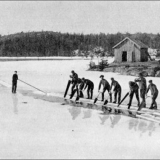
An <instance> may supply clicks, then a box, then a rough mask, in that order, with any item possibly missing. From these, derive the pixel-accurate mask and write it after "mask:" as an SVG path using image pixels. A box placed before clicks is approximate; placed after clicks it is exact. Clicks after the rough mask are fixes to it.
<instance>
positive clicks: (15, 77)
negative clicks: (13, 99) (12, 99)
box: [12, 71, 18, 93]
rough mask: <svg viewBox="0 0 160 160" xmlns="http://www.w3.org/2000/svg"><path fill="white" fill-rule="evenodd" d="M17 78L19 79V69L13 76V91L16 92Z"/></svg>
mask: <svg viewBox="0 0 160 160" xmlns="http://www.w3.org/2000/svg"><path fill="white" fill-rule="evenodd" d="M17 80H18V75H17V71H15V72H14V74H13V76H12V93H16V89H17Z"/></svg>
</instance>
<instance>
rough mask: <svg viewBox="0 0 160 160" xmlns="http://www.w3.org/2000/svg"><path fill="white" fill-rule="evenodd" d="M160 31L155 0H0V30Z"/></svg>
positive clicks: (159, 9) (74, 31)
mask: <svg viewBox="0 0 160 160" xmlns="http://www.w3.org/2000/svg"><path fill="white" fill-rule="evenodd" d="M42 30H43V31H54V32H62V33H66V32H68V33H84V34H90V33H106V34H107V33H117V32H121V33H126V32H129V33H136V32H142V33H144V32H146V33H160V2H159V1H82V2H81V1H0V34H1V35H7V34H13V33H17V32H22V31H23V32H31V31H42Z"/></svg>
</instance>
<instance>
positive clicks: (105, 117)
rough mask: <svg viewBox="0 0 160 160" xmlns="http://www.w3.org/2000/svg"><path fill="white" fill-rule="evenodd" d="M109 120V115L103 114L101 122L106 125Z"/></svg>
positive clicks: (100, 117)
mask: <svg viewBox="0 0 160 160" xmlns="http://www.w3.org/2000/svg"><path fill="white" fill-rule="evenodd" d="M108 118H109V115H106V114H103V116H99V119H100V120H101V124H102V125H104V123H105V121H106V120H107V119H108Z"/></svg>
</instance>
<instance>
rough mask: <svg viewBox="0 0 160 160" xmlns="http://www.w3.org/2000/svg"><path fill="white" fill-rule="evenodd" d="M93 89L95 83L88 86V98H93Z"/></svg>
mask: <svg viewBox="0 0 160 160" xmlns="http://www.w3.org/2000/svg"><path fill="white" fill-rule="evenodd" d="M93 89H94V85H91V86H88V88H87V95H88V99H92V97H93Z"/></svg>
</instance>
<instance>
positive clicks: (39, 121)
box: [0, 60, 160, 159]
mask: <svg viewBox="0 0 160 160" xmlns="http://www.w3.org/2000/svg"><path fill="white" fill-rule="evenodd" d="M88 64H89V60H84V61H83V60H81V61H79V60H73V61H69V60H66V61H58V60H57V61H18V62H17V61H12V62H1V64H0V83H2V84H3V85H5V86H6V87H4V86H0V95H1V102H0V104H1V105H0V111H1V112H0V114H1V115H0V129H1V133H0V138H1V143H0V147H1V152H0V158H37V159H38V158H160V153H159V152H158V151H157V150H158V148H159V145H160V134H159V132H160V126H159V125H158V124H155V123H153V122H149V121H145V120H140V119H134V118H130V117H126V116H123V115H114V114H111V115H104V114H103V112H102V111H98V110H92V109H87V108H86V109H85V108H80V107H74V106H70V105H61V103H62V99H61V98H60V99H54V98H53V99H52V96H51V95H58V96H59V97H60V96H63V94H64V90H65V87H66V84H67V81H68V79H69V75H70V74H71V73H70V72H71V70H75V72H77V73H78V75H79V77H80V78H82V77H85V78H88V79H91V80H92V81H93V82H94V84H95V90H94V97H95V96H97V94H98V84H99V80H100V78H99V76H100V75H101V74H103V75H104V76H105V78H106V79H107V80H108V81H109V82H110V78H111V77H114V78H115V79H116V80H118V81H119V83H120V84H121V86H122V88H123V91H122V97H123V95H125V94H126V92H127V91H128V89H129V87H128V81H130V80H134V79H135V77H132V76H124V75H119V74H116V73H104V72H97V71H95V72H93V71H86V70H87V68H88ZM15 70H17V71H18V75H19V79H21V80H23V81H25V82H27V83H29V84H31V85H33V86H35V87H37V88H39V89H41V90H43V91H46V92H49V93H50V96H48V95H44V94H43V93H40V92H39V91H36V90H35V89H34V88H31V87H29V86H27V85H26V84H24V83H22V82H20V81H18V91H19V92H17V94H12V93H11V88H10V86H11V78H12V74H13V72H14V71H15ZM149 79H152V80H153V82H154V83H155V84H156V85H157V86H158V88H160V83H159V78H153V77H152V78H149V77H147V81H148V80H149ZM25 95H26V96H25ZM106 95H107V93H106ZM48 97H50V99H48ZM51 99H52V100H51ZM133 102H134V103H135V104H137V102H136V100H135V98H134V101H133ZM157 102H158V106H160V100H159V97H158V100H157ZM124 103H128V99H126V100H125V102H124ZM149 104H150V99H149V98H148V99H147V107H149Z"/></svg>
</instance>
